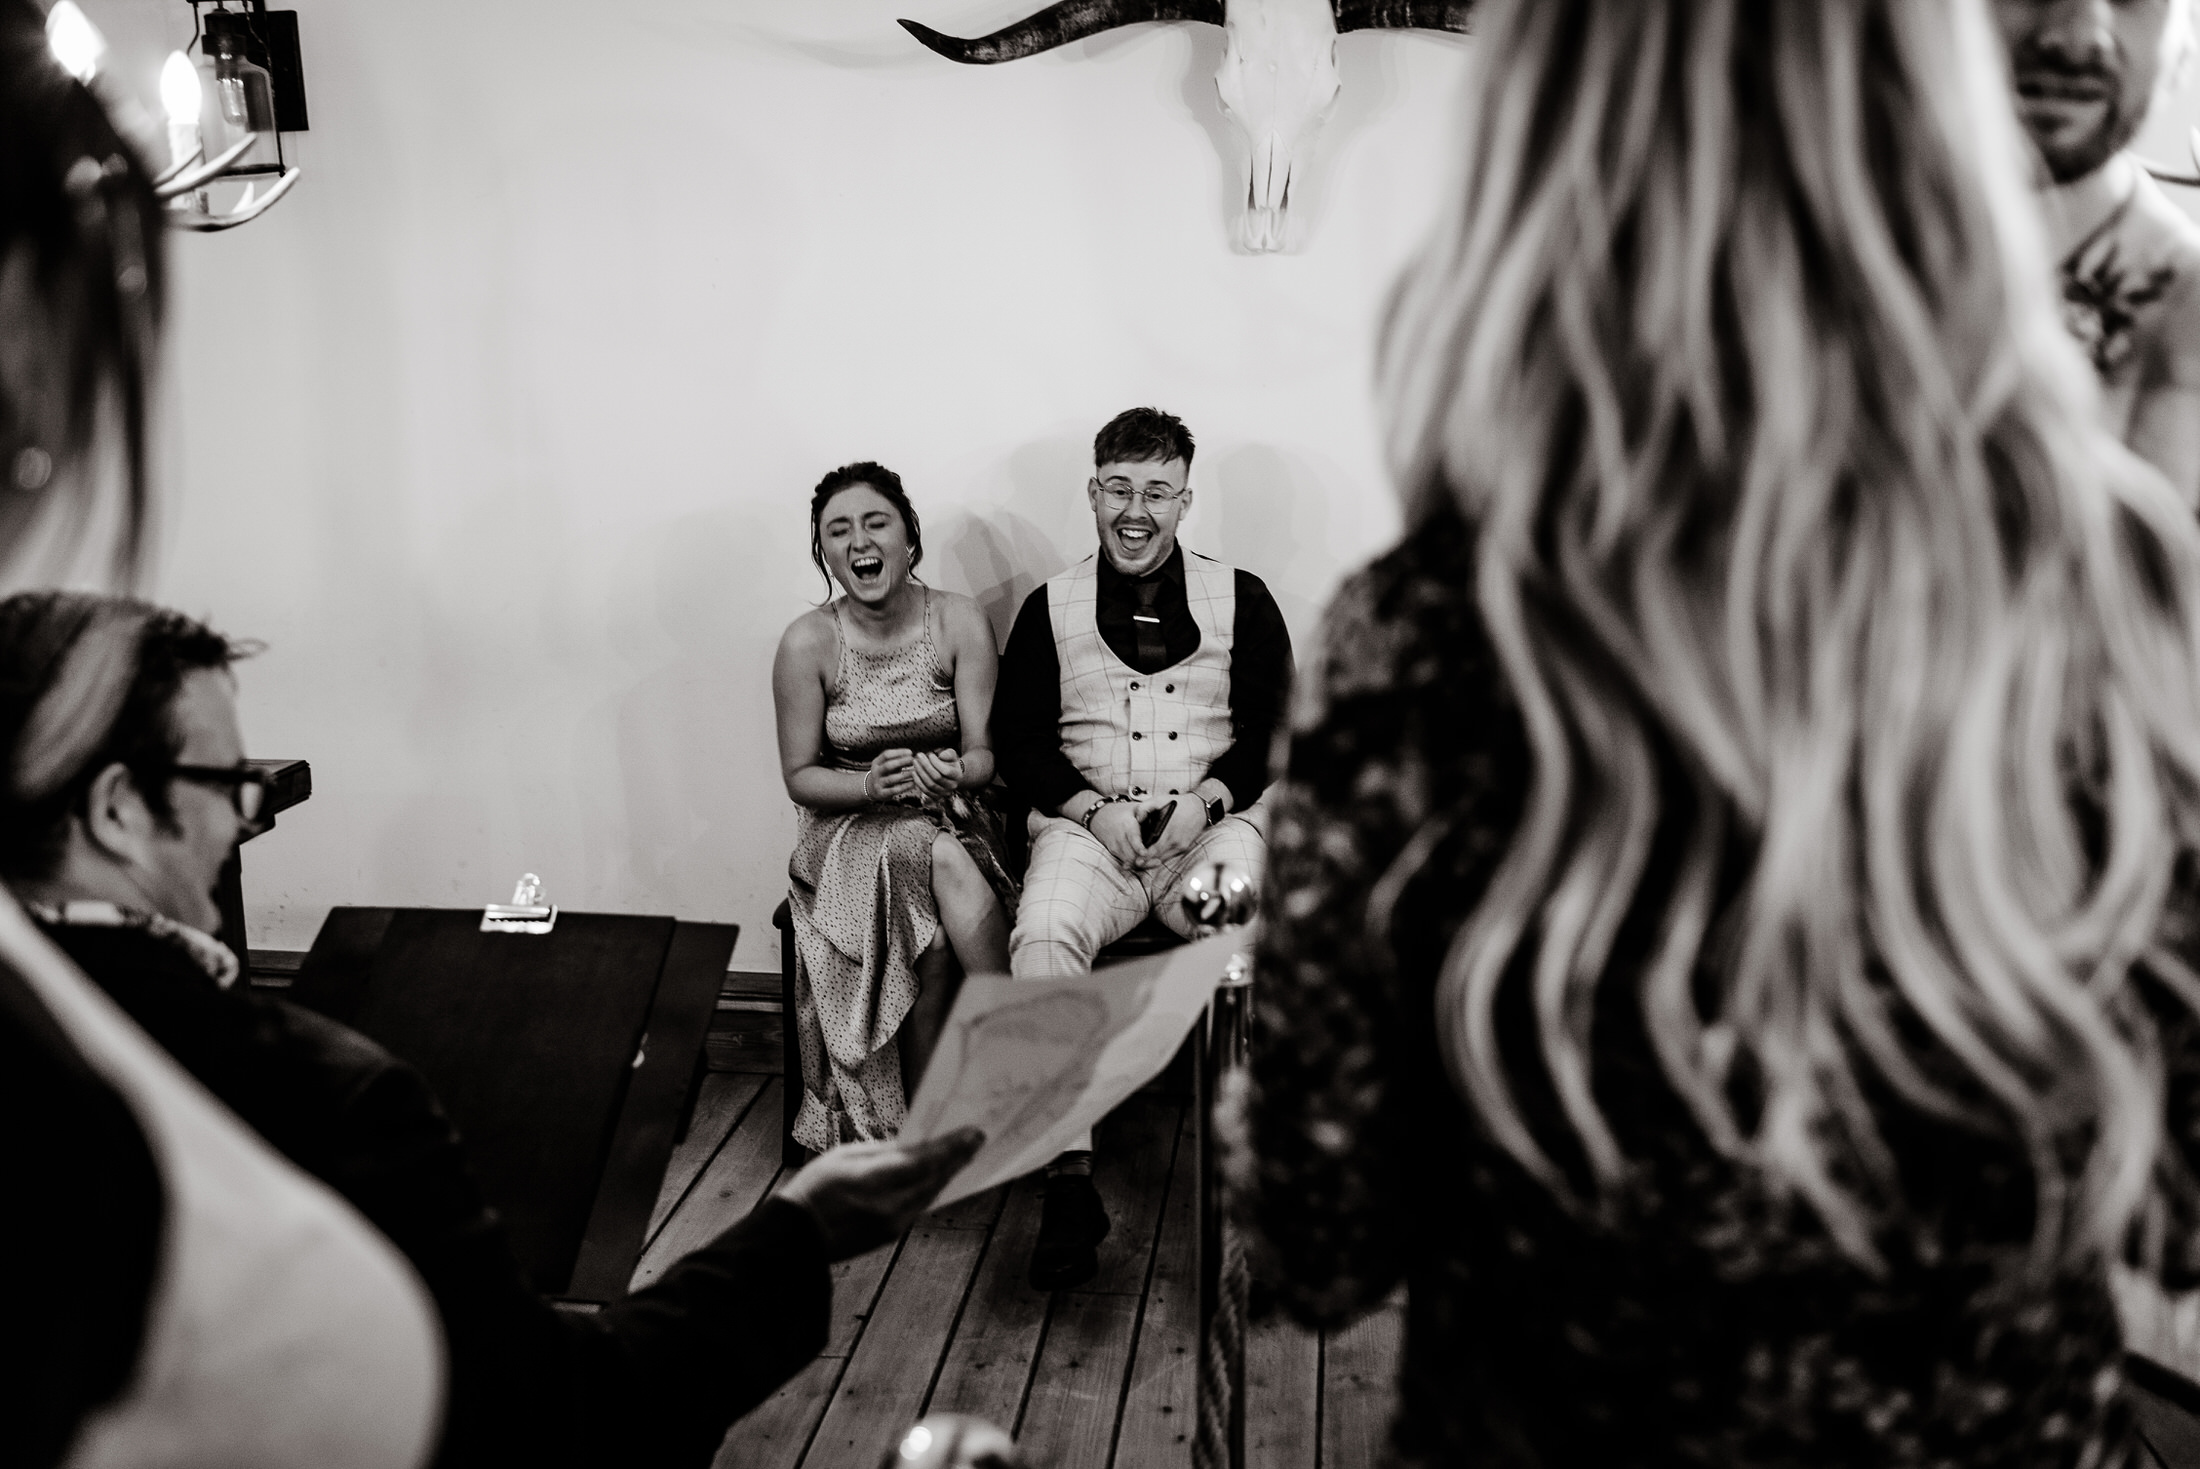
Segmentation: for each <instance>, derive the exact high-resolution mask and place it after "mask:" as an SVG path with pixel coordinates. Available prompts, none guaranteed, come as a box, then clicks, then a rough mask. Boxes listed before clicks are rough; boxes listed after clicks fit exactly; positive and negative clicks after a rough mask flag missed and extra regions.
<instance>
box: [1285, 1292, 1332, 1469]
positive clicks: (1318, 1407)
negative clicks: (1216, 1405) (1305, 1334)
mask: <svg viewBox="0 0 2200 1469" xmlns="http://www.w3.org/2000/svg"><path fill="white" fill-rule="evenodd" d="M1276 1309H1277V1310H1279V1311H1280V1310H1282V1309H1283V1306H1282V1304H1281V1303H1280V1302H1279V1303H1278V1304H1277V1306H1276ZM1328 1382H1329V1333H1328V1332H1326V1331H1317V1332H1315V1333H1314V1469H1322V1410H1323V1409H1325V1408H1327V1407H1328V1406H1329V1404H1328V1402H1327V1399H1328V1397H1329V1394H1328V1393H1327V1392H1325V1391H1323V1388H1324V1387H1326V1386H1327V1385H1328Z"/></svg>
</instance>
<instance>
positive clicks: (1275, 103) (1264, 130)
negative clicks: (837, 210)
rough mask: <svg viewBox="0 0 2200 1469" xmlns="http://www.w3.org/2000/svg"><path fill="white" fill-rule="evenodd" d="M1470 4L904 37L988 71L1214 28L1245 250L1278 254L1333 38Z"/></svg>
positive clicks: (1288, 4)
mask: <svg viewBox="0 0 2200 1469" xmlns="http://www.w3.org/2000/svg"><path fill="white" fill-rule="evenodd" d="M1473 8H1474V0H1060V3H1058V4H1054V5H1049V6H1048V7H1047V8H1046V9H1044V10H1041V11H1038V12H1036V13H1034V14H1032V15H1029V16H1027V17H1025V18H1024V19H1022V20H1020V21H1017V22H1016V23H1015V24H1013V25H1008V26H1003V27H1002V28H1001V29H1000V30H997V31H995V32H993V34H991V35H989V36H978V37H974V38H971V39H968V40H965V39H963V38H962V37H959V36H947V35H942V34H941V33H940V32H938V31H935V30H933V29H932V28H931V27H930V26H926V25H919V24H918V23H917V22H916V21H913V20H905V21H903V22H902V25H903V27H904V28H906V29H907V30H908V32H909V34H910V35H912V36H915V37H916V38H917V39H918V40H920V41H922V42H923V43H924V44H925V45H927V46H929V47H931V48H932V49H933V50H934V51H937V52H938V53H939V54H940V55H942V56H945V57H946V58H947V59H948V60H950V61H960V62H965V63H968V64H972V65H980V66H990V65H992V64H993V63H995V62H1000V61H1015V60H1017V59H1019V58H1021V57H1025V56H1032V55H1036V54H1037V53H1038V52H1041V51H1051V50H1052V49H1054V48H1055V47H1056V46H1064V45H1067V44H1069V43H1070V42H1071V41H1079V40H1083V39H1084V38H1085V37H1087V36H1093V35H1098V34H1099V33H1100V32H1102V31H1107V30H1113V29H1115V28H1116V27H1117V26H1126V25H1135V24H1137V23H1138V22H1140V21H1158V20H1191V21H1201V22H1204V23H1206V24H1208V25H1219V26H1221V27H1222V30H1223V37H1224V40H1223V52H1222V65H1221V67H1220V68H1219V69H1218V70H1217V71H1216V72H1215V93H1216V96H1217V97H1218V99H1219V100H1220V102H1221V104H1222V110H1223V113H1224V114H1225V115H1226V116H1228V117H1229V118H1230V120H1231V121H1233V122H1235V123H1236V124H1237V125H1238V129H1239V131H1241V132H1242V133H1243V134H1244V135H1245V141H1246V143H1247V145H1248V147H1249V148H1250V149H1251V153H1252V162H1251V165H1250V168H1249V171H1248V175H1247V178H1246V183H1245V223H1244V239H1245V248H1246V249H1248V250H1252V251H1255V252H1261V251H1269V250H1280V249H1282V248H1283V227H1284V219H1285V211H1286V210H1288V209H1289V207H1290V203H1291V169H1292V163H1293V160H1294V158H1295V157H1296V156H1297V152H1298V149H1299V148H1300V146H1301V145H1302V144H1304V143H1306V142H1308V141H1309V140H1311V139H1312V137H1313V135H1314V131H1315V129H1316V128H1318V127H1319V126H1320V125H1321V120H1322V118H1323V117H1325V116H1327V115H1328V112H1329V108H1330V104H1331V103H1333V102H1335V101H1336V98H1337V86H1338V78H1337V36H1338V34H1339V33H1340V32H1343V31H1360V30H1438V31H1464V30H1466V29H1467V16H1468V13H1469V12H1470V11H1471V10H1472V9H1473Z"/></svg>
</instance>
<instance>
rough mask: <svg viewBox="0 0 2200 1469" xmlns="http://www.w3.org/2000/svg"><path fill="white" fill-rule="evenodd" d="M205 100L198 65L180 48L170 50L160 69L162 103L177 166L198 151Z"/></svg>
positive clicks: (172, 154)
mask: <svg viewBox="0 0 2200 1469" xmlns="http://www.w3.org/2000/svg"><path fill="white" fill-rule="evenodd" d="M204 101H205V91H204V89H203V88H202V87H201V86H200V85H199V69H198V68H197V67H195V66H193V65H192V64H191V58H190V57H188V56H186V55H184V54H183V53H182V52H181V51H171V52H169V53H168V61H167V63H166V64H165V65H163V66H162V67H161V69H160V105H161V108H162V110H164V111H165V112H166V113H167V114H168V152H169V153H170V155H171V157H170V159H169V162H171V163H173V164H174V165H175V166H176V167H178V168H181V167H182V166H183V165H184V164H186V163H188V162H189V161H190V160H191V158H192V157H193V156H194V155H195V154H197V152H198V151H199V108H200V106H201V104H202V103H203V102H204Z"/></svg>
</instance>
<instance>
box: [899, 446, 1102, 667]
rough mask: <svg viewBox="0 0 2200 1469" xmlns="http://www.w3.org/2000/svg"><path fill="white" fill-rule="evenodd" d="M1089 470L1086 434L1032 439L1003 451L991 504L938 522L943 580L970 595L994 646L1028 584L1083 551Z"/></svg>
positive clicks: (1088, 539)
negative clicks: (995, 500) (996, 498)
mask: <svg viewBox="0 0 2200 1469" xmlns="http://www.w3.org/2000/svg"><path fill="white" fill-rule="evenodd" d="M1091 477H1092V446H1091V442H1090V440H1089V439H1087V438H1085V437H1083V436H1081V435H1075V434H1057V435H1053V436H1050V437H1048V438H1044V439H1039V440H1035V441H1034V442H1032V443H1028V444H1026V445H1024V446H1023V447H1022V448H1020V449H1017V450H1016V451H1015V452H1014V453H1012V454H1010V455H1009V457H1008V462H1007V464H1006V465H1005V466H1004V468H1003V470H1002V472H1001V474H1000V484H999V490H998V493H999V495H1000V503H999V508H998V509H995V510H993V511H991V512H989V513H986V514H984V515H971V514H968V513H964V514H960V515H958V516H956V517H955V518H954V519H953V520H952V521H950V522H949V524H948V525H947V526H945V527H944V528H943V533H942V534H941V535H940V538H939V541H938V543H937V544H938V546H939V552H938V553H937V554H940V556H941V559H942V561H943V563H944V565H945V566H946V567H948V568H952V573H953V574H952V576H951V577H948V578H945V580H948V581H951V582H954V583H956V584H958V585H959V586H960V587H961V588H962V589H966V590H967V591H968V592H969V594H970V595H971V596H972V597H975V598H976V599H977V602H978V605H979V607H981V608H983V609H984V611H985V615H986V620H987V621H989V622H991V623H992V624H993V641H994V643H995V644H996V645H1001V644H1005V643H1007V641H1008V630H1009V628H1010V627H1011V626H1013V625H1014V624H1015V621H1016V612H1017V609H1018V608H1020V607H1022V606H1023V605H1024V598H1026V597H1028V596H1029V595H1031V589H1032V588H1033V587H1036V586H1038V585H1039V584H1040V583H1041V582H1043V581H1045V580H1046V579H1047V578H1048V577H1050V576H1052V575H1054V574H1055V573H1056V572H1058V571H1060V570H1061V569H1062V568H1063V567H1065V566H1068V565H1069V564H1070V563H1071V562H1073V561H1075V560H1077V559H1078V558H1079V557H1082V556H1085V555H1087V554H1089V553H1090V552H1091V550H1092V537H1093V532H1092V510H1091V508H1090V507H1089V506H1088V505H1087V504H1086V502H1085V481H1086V480H1087V479H1089V478H1091Z"/></svg>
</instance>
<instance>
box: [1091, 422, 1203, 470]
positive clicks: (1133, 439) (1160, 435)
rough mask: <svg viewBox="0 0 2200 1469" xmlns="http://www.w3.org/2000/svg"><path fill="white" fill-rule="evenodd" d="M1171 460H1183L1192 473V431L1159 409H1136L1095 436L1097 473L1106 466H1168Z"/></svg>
mask: <svg viewBox="0 0 2200 1469" xmlns="http://www.w3.org/2000/svg"><path fill="white" fill-rule="evenodd" d="M1171 459H1181V460H1183V461H1184V468H1185V471H1186V472H1187V473H1189V472H1190V470H1191V467H1192V431H1191V430H1190V429H1188V428H1186V427H1185V426H1184V420H1183V419H1181V418H1178V417H1177V416H1176V415H1175V414H1173V413H1163V412H1162V411H1161V410H1160V409H1158V408H1132V409H1129V410H1127V411H1126V412H1122V413H1118V414H1116V415H1115V417H1113V418H1111V419H1109V420H1108V425H1107V427H1106V428H1103V429H1102V430H1100V432H1099V433H1097V434H1095V435H1094V436H1093V440H1092V464H1093V468H1095V469H1097V468H1099V467H1100V466H1101V465H1103V464H1147V463H1153V464H1166V463H1167V462H1168V461H1170V460H1171Z"/></svg>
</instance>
